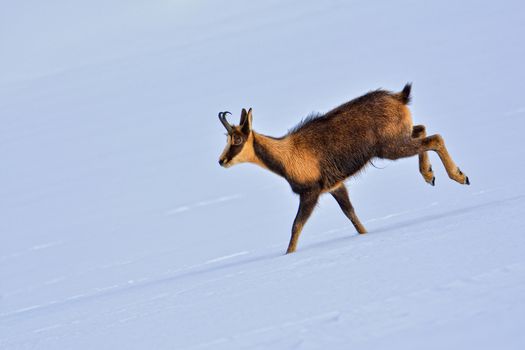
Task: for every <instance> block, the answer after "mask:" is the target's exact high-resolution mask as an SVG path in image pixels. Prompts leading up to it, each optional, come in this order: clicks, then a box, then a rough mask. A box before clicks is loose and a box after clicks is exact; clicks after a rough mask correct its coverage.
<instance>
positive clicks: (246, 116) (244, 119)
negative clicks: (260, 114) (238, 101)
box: [241, 108, 252, 135]
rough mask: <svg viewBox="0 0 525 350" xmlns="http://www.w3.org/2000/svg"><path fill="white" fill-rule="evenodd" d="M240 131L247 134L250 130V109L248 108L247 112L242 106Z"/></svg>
mask: <svg viewBox="0 0 525 350" xmlns="http://www.w3.org/2000/svg"><path fill="white" fill-rule="evenodd" d="M241 131H242V132H243V133H244V134H246V135H248V134H249V133H250V131H252V109H251V108H250V109H249V110H248V112H246V110H245V109H244V108H243V109H242V114H241Z"/></svg>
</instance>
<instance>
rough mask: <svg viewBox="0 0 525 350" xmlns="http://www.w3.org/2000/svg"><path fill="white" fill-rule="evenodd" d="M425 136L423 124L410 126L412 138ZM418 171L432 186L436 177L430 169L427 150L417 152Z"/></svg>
mask: <svg viewBox="0 0 525 350" xmlns="http://www.w3.org/2000/svg"><path fill="white" fill-rule="evenodd" d="M426 136H427V133H426V130H425V126H424V125H416V126H414V127H413V128H412V138H415V139H421V138H425V137H426ZM419 172H420V173H421V175H423V179H425V181H426V182H427V183H429V184H430V185H432V186H434V185H435V183H436V178H435V177H434V172H433V171H432V165H431V164H430V160H429V159H428V153H427V152H421V153H419Z"/></svg>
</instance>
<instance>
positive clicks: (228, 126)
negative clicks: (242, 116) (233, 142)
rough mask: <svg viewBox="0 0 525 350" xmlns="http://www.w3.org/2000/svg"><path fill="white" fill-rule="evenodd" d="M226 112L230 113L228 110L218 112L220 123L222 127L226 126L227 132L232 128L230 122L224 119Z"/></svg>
mask: <svg viewBox="0 0 525 350" xmlns="http://www.w3.org/2000/svg"><path fill="white" fill-rule="evenodd" d="M226 114H231V113H230V112H228V111H226V112H219V120H220V121H221V123H222V125H224V127H225V128H226V130H227V131H228V133H231V132H232V131H233V128H232V126H231V125H230V123H228V121H227V120H226Z"/></svg>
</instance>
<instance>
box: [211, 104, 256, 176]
mask: <svg viewBox="0 0 525 350" xmlns="http://www.w3.org/2000/svg"><path fill="white" fill-rule="evenodd" d="M227 114H231V113H230V112H220V113H219V120H220V121H221V123H222V124H223V125H224V127H225V128H226V131H227V132H228V133H227V134H226V136H227V137H228V139H227V143H226V147H225V148H224V151H223V152H222V154H221V156H220V158H219V164H220V165H221V166H223V167H225V168H229V167H231V166H232V165H235V164H237V163H243V162H249V161H251V160H252V158H253V136H252V109H251V108H250V109H249V110H248V112H246V109H244V108H243V109H242V112H241V121H240V122H239V125H237V126H236V125H231V124H230V123H228V121H227V120H226V115H227Z"/></svg>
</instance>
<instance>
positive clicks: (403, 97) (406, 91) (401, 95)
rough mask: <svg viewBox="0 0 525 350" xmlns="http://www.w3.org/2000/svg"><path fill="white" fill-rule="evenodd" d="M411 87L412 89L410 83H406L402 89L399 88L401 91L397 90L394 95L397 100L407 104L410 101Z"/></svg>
mask: <svg viewBox="0 0 525 350" xmlns="http://www.w3.org/2000/svg"><path fill="white" fill-rule="evenodd" d="M411 89H412V84H411V83H407V84H406V85H405V87H404V88H403V90H401V92H398V93H397V94H395V95H394V96H395V97H396V98H397V99H398V100H399V102H401V103H403V104H405V105H407V104H409V103H410V99H411V97H410V90H411Z"/></svg>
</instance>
